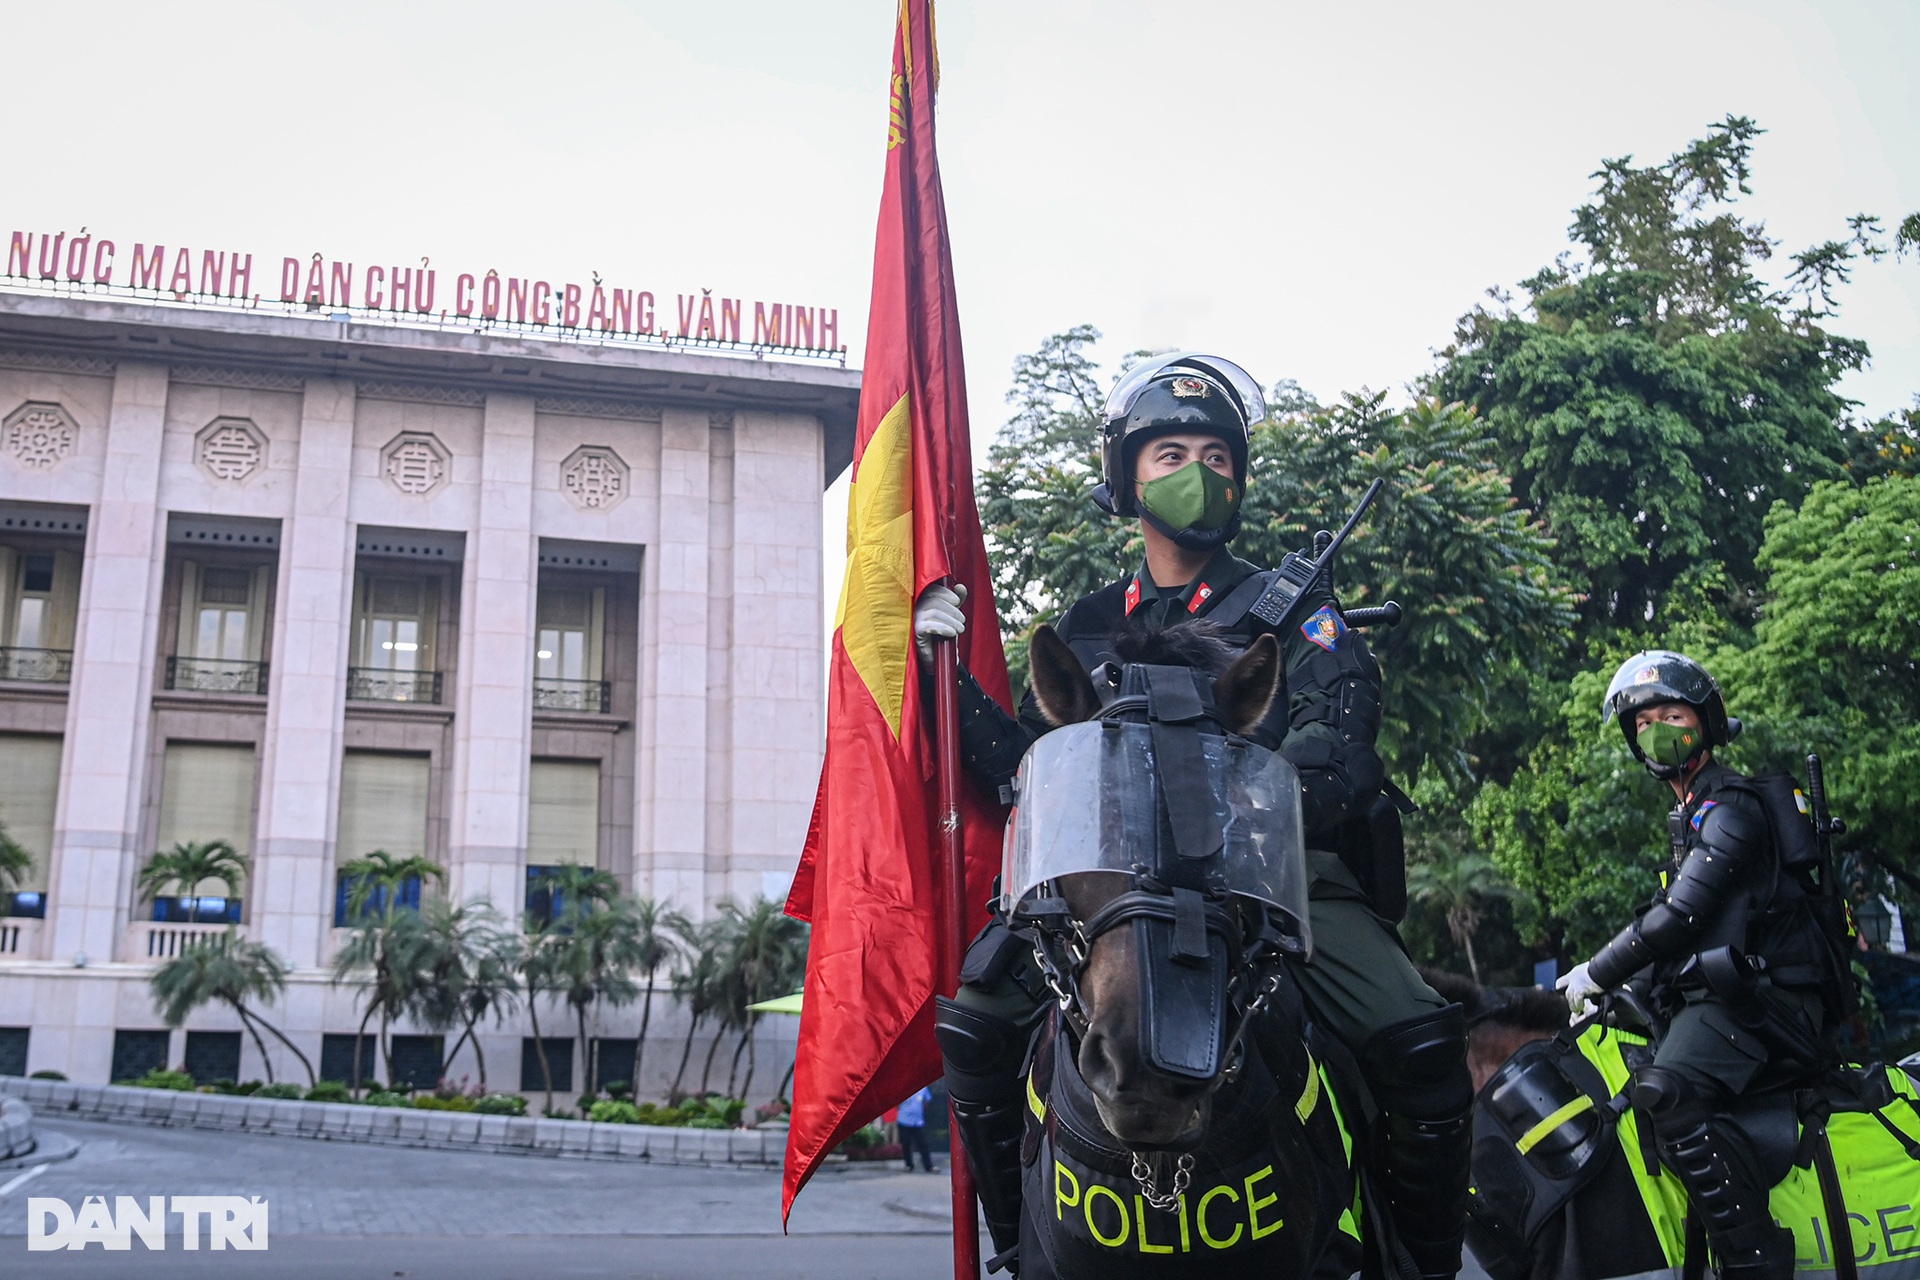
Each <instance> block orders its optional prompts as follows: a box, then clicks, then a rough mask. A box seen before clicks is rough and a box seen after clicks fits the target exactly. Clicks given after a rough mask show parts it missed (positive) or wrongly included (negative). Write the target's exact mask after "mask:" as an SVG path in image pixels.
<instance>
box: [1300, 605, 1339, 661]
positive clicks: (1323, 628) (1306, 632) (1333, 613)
mask: <svg viewBox="0 0 1920 1280" xmlns="http://www.w3.org/2000/svg"><path fill="white" fill-rule="evenodd" d="M1300 634H1301V635H1303V636H1305V637H1306V638H1307V639H1309V640H1311V641H1313V642H1314V643H1315V644H1317V645H1319V646H1320V647H1321V648H1322V649H1325V650H1326V651H1327V652H1328V653H1332V652H1333V651H1334V650H1335V649H1338V648H1339V647H1340V637H1341V636H1344V635H1345V634H1347V622H1346V619H1344V618H1342V617H1341V616H1340V611H1339V610H1338V609H1336V608H1334V607H1333V606H1332V605H1330V604H1323V605H1321V606H1320V607H1319V609H1317V610H1315V611H1314V614H1313V616H1312V617H1310V618H1308V619H1307V620H1306V621H1305V622H1303V623H1301V624H1300Z"/></svg>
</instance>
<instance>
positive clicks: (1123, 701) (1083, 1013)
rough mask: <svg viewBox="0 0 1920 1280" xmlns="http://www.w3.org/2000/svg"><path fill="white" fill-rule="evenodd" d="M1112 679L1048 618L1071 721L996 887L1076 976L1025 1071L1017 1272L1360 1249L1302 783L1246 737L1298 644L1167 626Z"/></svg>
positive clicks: (1025, 773) (1062, 990)
mask: <svg viewBox="0 0 1920 1280" xmlns="http://www.w3.org/2000/svg"><path fill="white" fill-rule="evenodd" d="M1135 652H1136V656H1135V659H1134V660H1133V661H1131V663H1130V665H1128V666H1127V667H1126V668H1125V669H1124V670H1123V671H1121V672H1119V673H1117V675H1116V678H1115V679H1113V680H1111V681H1107V682H1106V684H1107V688H1106V689H1105V691H1104V696H1098V695H1096V691H1095V690H1094V688H1093V682H1092V680H1091V678H1090V677H1089V676H1088V674H1087V673H1086V671H1085V669H1084V668H1083V667H1082V666H1081V665H1080V661H1079V659H1078V658H1076V657H1075V656H1074V655H1073V653H1072V652H1071V651H1070V650H1068V649H1067V648H1066V646H1065V645H1064V643H1062V642H1061V641H1060V640H1059V639H1058V638H1057V637H1055V636H1054V635H1053V634H1052V633H1051V632H1050V631H1046V630H1045V629H1042V631H1041V633H1040V634H1039V635H1037V636H1036V638H1035V642H1034V647H1033V658H1034V681H1035V689H1036V693H1037V694H1038V695H1039V698H1040V700H1041V703H1042V706H1043V709H1045V710H1046V711H1047V714H1048V716H1049V718H1050V719H1051V720H1052V721H1053V722H1054V723H1055V724H1056V725H1059V726H1060V727H1058V728H1056V729H1055V730H1054V731H1053V732H1052V733H1049V734H1047V735H1045V736H1043V737H1041V738H1040V739H1039V740H1038V741H1037V742H1036V743H1035V744H1034V745H1033V746H1032V747H1031V748H1030V750H1029V751H1028V753H1027V756H1026V758H1025V761H1024V762H1023V764H1022V766H1021V768H1020V771H1019V775H1018V779H1017V782H1016V785H1015V796H1014V801H1015V803H1014V810H1013V814H1012V817H1011V818H1010V820H1009V823H1008V827H1007V834H1006V840H1005V845H1004V851H1003V865H1002V873H1001V887H1002V891H1003V892H1002V898H1001V901H1000V904H999V905H1000V908H1001V909H1002V911H1004V913H1005V915H1006V918H1007V919H1008V920H1009V921H1010V922H1011V923H1012V924H1013V926H1014V927H1015V928H1017V929H1019V930H1020V931H1021V932H1022V934H1023V935H1024V936H1025V937H1026V938H1027V939H1029V940H1030V941H1031V943H1032V946H1033V953H1034V956H1035V959H1036V961H1037V962H1038V965H1039V967H1040V969H1041V971H1042V972H1043V973H1044V974H1045V980H1046V983H1047V986H1048V987H1049V988H1051V990H1052V993H1053V995H1054V997H1055V1001H1056V1004H1055V1008H1054V1010H1053V1012H1052V1016H1051V1017H1050V1018H1049V1020H1048V1021H1047V1022H1046V1024H1045V1025H1044V1027H1043V1028H1042V1030H1041V1032H1040V1034H1039V1035H1038V1036H1037V1038H1036V1041H1035V1044H1034V1048H1033V1051H1032V1054H1031V1056H1030V1066H1029V1068H1028V1072H1027V1075H1028V1083H1027V1089H1026V1095H1027V1099H1028V1103H1029V1111H1028V1126H1027V1139H1026V1142H1025V1143H1024V1144H1023V1151H1022V1167H1023V1169H1024V1175H1023V1178H1022V1192H1021V1201H1022V1203H1021V1209H1020V1213H1021V1220H1020V1244H1019V1249H1018V1262H1017V1265H1018V1267H1019V1273H1020V1275H1021V1276H1022V1278H1023V1280H1052V1278H1054V1277H1077V1276H1086V1275H1094V1274H1100V1273H1103V1272H1104V1271H1106V1270H1109V1269H1111V1268H1112V1267H1113V1266H1115V1265H1119V1264H1122V1263H1124V1264H1126V1265H1127V1266H1129V1267H1134V1268H1138V1273H1139V1274H1142V1275H1152V1276H1155V1277H1162V1276H1165V1277H1174V1276H1189V1275H1192V1276H1203V1275H1204V1276H1208V1277H1232V1276H1239V1275H1246V1276H1254V1275H1259V1276H1275V1277H1295V1276H1297V1277H1302V1278H1303V1280H1304V1278H1305V1277H1308V1276H1311V1275H1315V1274H1318V1272H1317V1270H1316V1269H1317V1268H1319V1267H1321V1266H1330V1267H1331V1269H1332V1271H1335V1272H1338V1274H1340V1275H1343V1276H1344V1275H1347V1274H1349V1273H1351V1272H1352V1271H1354V1270H1355V1269H1357V1268H1358V1267H1359V1266H1360V1264H1361V1250H1360V1245H1359V1242H1358V1239H1357V1235H1358V1231H1357V1228H1356V1227H1355V1225H1354V1219H1353V1217H1352V1216H1351V1214H1350V1211H1351V1210H1352V1209H1353V1207H1354V1195H1355V1181H1354V1173H1353V1164H1354V1162H1353V1156H1354V1152H1353V1150H1352V1143H1351V1140H1350V1139H1349V1137H1348V1135H1347V1134H1346V1132H1345V1130H1344V1129H1343V1127H1342V1123H1341V1120H1340V1118H1339V1114H1338V1112H1337V1109H1336V1107H1335V1105H1334V1104H1333V1102H1332V1100H1331V1088H1330V1086H1329V1083H1328V1079H1327V1077H1326V1075H1325V1072H1324V1069H1323V1065H1322V1062H1321V1060H1320V1057H1319V1056H1318V1055H1316V1054H1315V1053H1314V1052H1312V1051H1310V1049H1309V1047H1308V1043H1307V1040H1306V1034H1307V1031H1306V1021H1305V1018H1304V1015H1303V1011H1302V1004H1301V998H1300V995H1299V992H1298V990H1297V988H1296V987H1295V986H1294V983H1293V981H1292V979H1291V976H1290V975H1289V973H1288V962H1289V960H1290V959H1291V958H1296V957H1299V958H1304V957H1305V956H1307V955H1308V954H1310V952H1311V948H1312V936H1311V931H1310V928H1309V926H1308V921H1307V867H1306V857H1305V848H1304V839H1303V835H1302V820H1301V805H1300V780H1299V775H1298V773H1297V772H1296V771H1295V769H1294V767H1293V766H1292V765H1291V764H1289V763H1288V762H1287V761H1286V760H1284V759H1283V758H1281V757H1280V756H1278V755H1276V754H1275V753H1273V752H1271V751H1269V750H1267V749H1266V748H1264V747H1261V746H1259V745H1257V744H1255V743H1253V742H1252V741H1250V740H1248V739H1247V738H1246V737H1244V736H1242V735H1243V734H1244V733H1245V732H1246V731H1247V730H1248V729H1249V728H1250V727H1251V726H1253V725H1255V724H1257V723H1258V722H1259V720H1260V718H1261V717H1262V716H1263V715H1264V714H1265V712H1266V710H1267V708H1268V706H1269V705H1270V704H1271V701H1272V699H1273V698H1274V697H1275V696H1276V694H1277V692H1278V689H1279V686H1280V678H1281V673H1280V666H1279V652H1278V647H1277V646H1276V645H1275V644H1274V642H1273V640H1272V639H1271V637H1266V638H1263V639H1262V641H1260V642H1258V643H1256V644H1255V645H1254V646H1253V647H1251V648H1249V649H1248V650H1247V651H1246V652H1244V653H1243V654H1241V655H1240V656H1239V657H1238V658H1237V659H1235V658H1234V657H1233V655H1232V651H1231V650H1229V649H1227V648H1226V647H1225V646H1224V645H1222V644H1221V643H1220V642H1219V641H1218V639H1217V638H1215V636H1214V633H1213V632H1212V630H1211V628H1210V627H1207V626H1205V625H1204V624H1201V625H1196V624H1184V625H1182V626H1179V627H1173V628H1168V629H1167V630H1166V631H1165V632H1164V633H1162V632H1157V631H1156V632H1154V633H1152V634H1150V635H1148V636H1146V637H1145V639H1144V640H1143V641H1142V643H1141V646H1140V647H1139V649H1138V650H1137V651H1135Z"/></svg>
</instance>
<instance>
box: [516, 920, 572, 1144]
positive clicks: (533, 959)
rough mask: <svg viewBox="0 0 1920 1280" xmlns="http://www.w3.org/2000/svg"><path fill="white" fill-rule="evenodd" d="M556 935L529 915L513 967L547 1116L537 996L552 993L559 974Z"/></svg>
mask: <svg viewBox="0 0 1920 1280" xmlns="http://www.w3.org/2000/svg"><path fill="white" fill-rule="evenodd" d="M560 936H561V935H560V934H559V932H558V931H557V930H556V929H555V927H554V922H553V920H552V919H550V918H549V919H545V920H543V919H540V918H539V917H537V916H535V915H534V914H533V913H532V912H528V913H527V915H526V917H525V919H524V920H523V921H522V923H521V931H520V937H519V939H518V944H519V945H518V950H517V952H516V953H515V956H514V968H515V969H516V970H518V972H519V975H520V980H521V981H522V982H523V983H525V984H526V992H527V1020H528V1021H529V1022H531V1023H532V1024H533V1053H534V1057H535V1058H536V1059H538V1060H539V1063H540V1079H541V1083H542V1084H544V1085H545V1086H546V1091H547V1107H546V1114H547V1115H552V1114H553V1064H552V1063H551V1062H549V1061H548V1060H547V1038H546V1036H544V1035H543V1034H541V1031H540V993H541V992H543V991H553V990H555V989H556V988H557V987H558V985H559V981H560V975H559V972H558V963H557V962H558V960H559V946H558V940H559V938H560Z"/></svg>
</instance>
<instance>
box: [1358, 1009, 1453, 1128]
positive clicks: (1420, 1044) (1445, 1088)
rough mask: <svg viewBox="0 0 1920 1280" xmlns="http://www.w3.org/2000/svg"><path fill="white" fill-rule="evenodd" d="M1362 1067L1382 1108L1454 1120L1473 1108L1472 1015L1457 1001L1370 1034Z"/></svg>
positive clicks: (1411, 1116)
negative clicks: (1469, 1057)
mask: <svg viewBox="0 0 1920 1280" xmlns="http://www.w3.org/2000/svg"><path fill="white" fill-rule="evenodd" d="M1360 1069H1361V1071H1362V1073H1364V1074H1365V1076H1366V1078H1367V1087H1368V1088H1370V1089H1372V1090H1373V1096H1374V1100H1375V1101H1376V1102H1378V1103H1379V1104H1380V1109H1381V1110H1382V1111H1387V1112H1392V1113H1394V1114H1396V1115H1401V1116H1406V1117H1407V1118H1409V1119H1415V1120H1451V1119H1453V1118H1455V1117H1457V1116H1462V1115H1465V1114H1466V1113H1467V1112H1468V1111H1469V1110H1471V1109H1472V1107H1473V1075H1472V1073H1471V1072H1470V1071H1468V1070H1467V1019H1466V1014H1465V1013H1464V1012H1462V1010H1461V1008H1460V1006H1459V1005H1457V1004H1450V1005H1448V1006H1447V1007H1446V1008H1444V1009H1436V1010H1434V1011H1433V1012H1432V1013H1423V1014H1420V1015H1419V1016H1417V1017H1413V1018H1408V1019H1406V1020H1405V1021H1403V1022H1396V1023H1394V1024H1393V1025H1392V1026H1390V1027H1383V1028H1382V1029H1381V1030H1379V1031H1376V1032H1375V1033H1374V1034H1373V1035H1372V1036H1370V1037H1368V1039H1367V1043H1366V1044H1365V1045H1363V1046H1362V1047H1361V1050H1360Z"/></svg>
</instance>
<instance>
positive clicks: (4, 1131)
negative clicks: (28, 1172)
mask: <svg viewBox="0 0 1920 1280" xmlns="http://www.w3.org/2000/svg"><path fill="white" fill-rule="evenodd" d="M32 1150H33V1108H31V1107H29V1106H28V1105H27V1104H26V1103H25V1102H22V1101H21V1100H20V1099H18V1098H5V1097H0V1160H10V1159H12V1158H13V1157H14V1156H24V1155H26V1154H27V1153H28V1152H30V1151H32Z"/></svg>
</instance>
